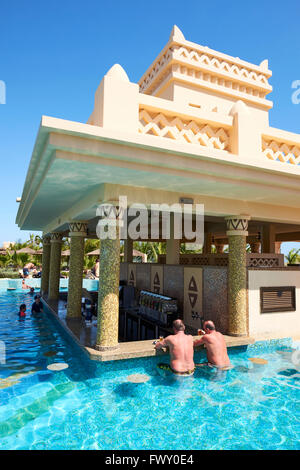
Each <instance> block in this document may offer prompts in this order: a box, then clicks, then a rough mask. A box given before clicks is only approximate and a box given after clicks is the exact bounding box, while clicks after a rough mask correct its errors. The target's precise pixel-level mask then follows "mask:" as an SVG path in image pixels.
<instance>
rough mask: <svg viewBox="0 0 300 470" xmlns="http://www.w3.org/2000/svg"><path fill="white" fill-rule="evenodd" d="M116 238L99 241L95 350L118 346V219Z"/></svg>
mask: <svg viewBox="0 0 300 470" xmlns="http://www.w3.org/2000/svg"><path fill="white" fill-rule="evenodd" d="M115 222H116V224H117V227H116V238H115V239H113V238H112V239H109V238H107V239H101V240H100V276H101V279H100V281H99V293H98V324H97V339H96V346H95V347H96V349H98V351H106V350H109V349H116V348H118V346H119V343H118V339H119V280H120V239H119V226H118V222H119V221H118V219H116V221H115Z"/></svg>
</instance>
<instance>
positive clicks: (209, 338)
mask: <svg viewBox="0 0 300 470" xmlns="http://www.w3.org/2000/svg"><path fill="white" fill-rule="evenodd" d="M203 329H204V332H205V334H204V335H203V336H202V337H201V338H200V339H197V340H196V341H194V346H199V345H201V344H204V345H205V348H206V355H207V361H208V362H206V363H203V364H201V365H209V366H211V367H217V368H218V369H224V370H225V369H227V368H229V367H230V366H231V364H230V360H229V357H228V354H227V346H226V342H225V338H224V336H223V335H222V333H220V332H219V331H216V327H215V325H214V322H212V321H211V320H208V321H206V322H204V325H203ZM199 365H200V364H199Z"/></svg>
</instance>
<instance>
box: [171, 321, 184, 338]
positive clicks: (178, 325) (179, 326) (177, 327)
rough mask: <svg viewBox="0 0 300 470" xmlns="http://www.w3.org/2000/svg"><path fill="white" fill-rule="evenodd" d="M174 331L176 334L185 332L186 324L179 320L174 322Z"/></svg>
mask: <svg viewBox="0 0 300 470" xmlns="http://www.w3.org/2000/svg"><path fill="white" fill-rule="evenodd" d="M173 330H174V333H175V334H176V333H178V332H179V331H184V330H185V326H184V323H183V321H182V320H180V319H179V318H178V319H177V320H174V321H173Z"/></svg>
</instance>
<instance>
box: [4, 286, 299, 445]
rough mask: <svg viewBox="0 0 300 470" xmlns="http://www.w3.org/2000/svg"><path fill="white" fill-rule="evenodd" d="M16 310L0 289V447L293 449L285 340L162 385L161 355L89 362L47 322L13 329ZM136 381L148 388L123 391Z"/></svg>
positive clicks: (295, 394) (25, 298) (294, 413)
mask: <svg viewBox="0 0 300 470" xmlns="http://www.w3.org/2000/svg"><path fill="white" fill-rule="evenodd" d="M22 302H25V303H26V304H27V306H28V308H29V307H30V305H31V302H32V297H30V296H29V295H28V294H26V293H23V292H20V291H11V292H9V293H8V292H6V290H3V289H2V290H1V289H0V339H1V340H2V341H4V342H5V346H6V363H5V364H0V404H1V406H0V449H164V450H165V449H299V437H300V416H299V392H300V380H299V378H300V374H299V372H297V370H296V369H295V365H294V363H293V362H292V359H291V356H292V353H293V348H292V347H291V341H289V340H286V341H285V342H281V343H278V342H277V343H276V342H273V343H261V344H257V345H254V346H253V347H249V348H248V349H246V348H234V349H231V350H230V357H231V360H232V363H233V364H234V365H235V368H234V369H233V370H231V371H229V372H223V373H216V372H215V371H214V370H211V369H208V370H207V369H204V368H203V369H202V370H201V369H197V370H196V373H195V375H194V377H193V378H180V379H177V380H174V379H172V378H169V379H164V378H162V377H161V376H159V375H158V374H157V371H156V367H155V365H156V363H157V362H161V357H160V358H145V359H135V360H127V361H117V362H113V363H112V362H111V363H96V362H95V361H90V360H89V359H88V358H87V356H85V354H84V353H83V352H82V351H81V350H80V349H79V347H78V346H77V345H74V344H73V343H72V342H70V340H69V339H68V337H67V336H66V334H65V333H64V332H63V331H61V330H60V327H59V325H57V324H56V321H55V320H54V319H53V318H52V317H50V316H49V315H47V314H45V315H41V316H40V317H35V318H31V317H30V316H28V318H26V320H24V321H20V320H19V319H18V316H17V306H18V305H19V304H20V303H22ZM249 357H261V358H264V359H266V360H267V361H268V364H266V365H253V363H252V362H250V361H249V360H248V358H249ZM203 358H204V356H203V354H202V353H197V354H196V362H197V361H198V362H199V361H201V360H202V359H203ZM53 362H66V363H68V364H69V368H68V369H65V370H63V371H60V372H51V371H49V370H48V369H47V365H49V364H51V363H53ZM136 373H139V374H147V375H148V376H149V377H150V380H149V381H148V382H145V383H140V384H133V383H130V382H129V381H128V380H127V377H128V376H129V375H131V374H136Z"/></svg>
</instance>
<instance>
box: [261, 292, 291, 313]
mask: <svg viewBox="0 0 300 470" xmlns="http://www.w3.org/2000/svg"><path fill="white" fill-rule="evenodd" d="M295 310H296V295H295V287H288V286H284V287H261V288H260V312H261V313H271V312H294V311H295Z"/></svg>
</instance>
